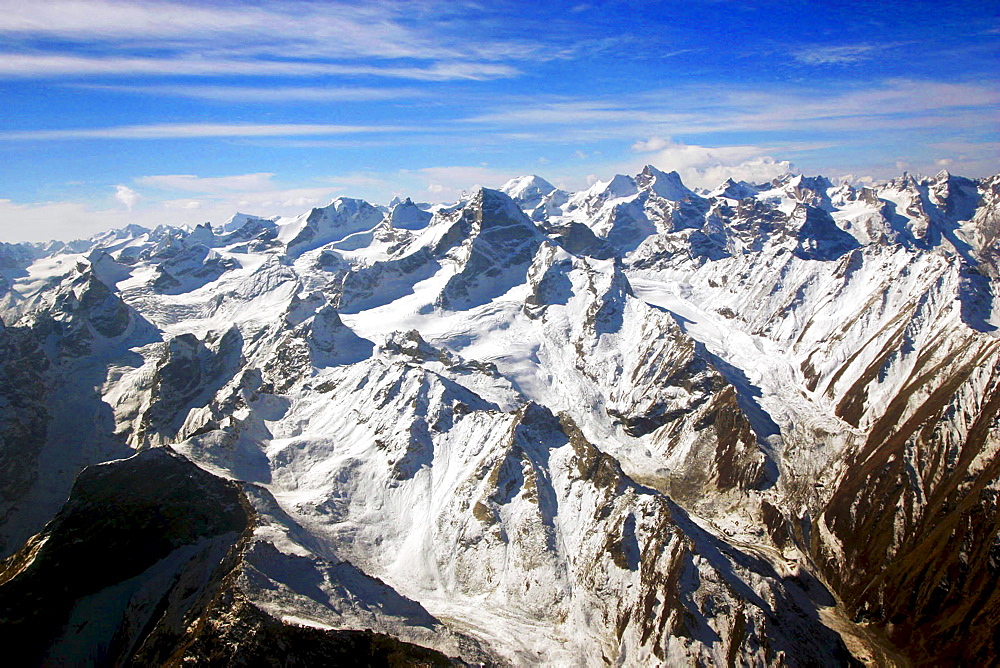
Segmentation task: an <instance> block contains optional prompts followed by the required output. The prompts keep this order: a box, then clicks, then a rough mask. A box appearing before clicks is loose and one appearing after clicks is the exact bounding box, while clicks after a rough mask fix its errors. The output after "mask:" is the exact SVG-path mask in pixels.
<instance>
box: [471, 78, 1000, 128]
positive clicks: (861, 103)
mask: <svg viewBox="0 0 1000 668" xmlns="http://www.w3.org/2000/svg"><path fill="white" fill-rule="evenodd" d="M506 102H507V104H505V106H504V108H502V109H497V110H492V111H485V112H483V113H480V114H476V115H474V116H471V117H469V118H468V119H467V122H469V123H472V124H477V125H482V126H494V127H507V128H511V129H514V128H516V129H517V130H518V131H519V132H522V133H524V132H527V131H529V129H530V128H531V127H532V126H536V127H544V128H548V129H549V130H548V131H551V128H553V127H558V126H563V127H567V128H571V131H572V132H585V131H587V130H588V129H601V128H606V129H607V130H608V131H610V132H613V133H622V132H625V133H633V134H640V135H642V134H646V135H654V134H661V135H662V134H667V135H677V134H694V133H721V132H746V131H752V132H790V131H796V132H801V131H806V130H809V131H849V130H859V131H862V130H871V129H880V128H887V129H888V128H894V127H895V128H903V127H907V126H910V127H933V126H935V125H942V126H943V125H947V126H948V127H951V128H959V127H965V126H968V125H980V126H990V125H994V124H995V109H996V107H997V105H1000V88H998V87H997V86H996V85H995V84H993V83H991V82H984V83H952V82H940V81H914V80H889V81H882V82H877V83H875V84H872V85H869V86H866V87H864V88H859V89H853V90H846V91H841V92H831V91H829V90H813V89H810V88H806V87H802V88H781V89H773V88H770V89H769V88H750V87H728V88H724V89H723V88H719V87H711V88H709V87H704V86H688V87H686V88H677V89H672V90H669V91H658V92H643V93H638V94H634V95H631V96H618V97H616V98H613V99H584V98H576V99H556V100H549V101H538V100H537V99H536V100H533V101H530V100H524V101H523V104H509V101H506ZM558 136H562V135H558Z"/></svg>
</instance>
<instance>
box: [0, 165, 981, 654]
mask: <svg viewBox="0 0 1000 668" xmlns="http://www.w3.org/2000/svg"><path fill="white" fill-rule="evenodd" d="M998 230H1000V175H997V176H993V177H989V178H985V179H979V180H971V179H966V178H963V177H958V176H953V175H951V174H948V173H947V172H941V173H939V174H937V175H936V176H934V177H914V176H910V175H906V174H904V175H903V176H901V177H900V178H897V179H894V180H892V181H889V182H887V183H884V184H880V185H872V186H865V187H862V188H855V187H853V186H850V185H835V184H833V183H831V182H830V181H829V180H827V179H825V178H823V177H805V176H798V175H796V176H792V175H788V176H785V177H782V178H780V179H776V180H774V181H772V182H770V183H767V184H750V183H745V182H739V183H737V182H734V181H731V180H730V181H727V182H726V183H724V184H721V185H720V186H719V187H718V188H716V189H715V190H712V191H709V192H704V191H698V192H696V191H694V190H691V189H689V188H687V187H686V186H685V185H684V184H683V183H682V182H681V179H680V177H679V176H678V175H677V174H676V173H675V172H669V173H667V172H663V171H660V170H658V169H656V168H654V167H651V166H649V167H646V168H645V169H644V170H643V171H642V172H641V173H639V174H637V175H634V176H627V175H617V176H615V177H613V178H612V179H611V180H609V181H599V182H597V183H595V184H594V185H593V186H592V187H590V188H589V189H587V190H585V191H582V192H577V193H569V192H564V191H562V190H559V189H557V188H555V187H554V186H552V185H551V184H550V183H548V182H547V181H545V180H544V179H542V178H540V177H537V176H525V177H521V178H518V179H514V180H512V181H510V182H508V183H507V184H505V185H504V186H503V187H502V188H501V189H499V190H490V189H485V188H478V189H475V190H473V191H472V194H471V195H470V196H468V197H467V198H465V199H463V200H462V201H460V202H457V203H453V204H448V205H433V206H432V205H426V204H419V203H414V202H413V201H411V200H409V199H406V200H402V201H395V202H394V204H393V205H392V206H391V207H380V206H375V205H372V204H369V203H367V202H364V201H361V200H356V199H349V198H338V199H336V200H334V201H333V202H332V203H331V204H330V205H328V206H326V207H322V208H316V209H312V210H311V211H308V212H305V213H303V214H302V215H300V216H296V217H289V218H264V217H256V216H253V215H247V214H237V215H236V216H234V217H233V219H232V220H231V221H229V222H228V223H226V224H224V225H220V226H218V227H215V226H212V225H210V224H204V225H201V226H198V227H196V228H194V229H188V228H173V227H158V228H156V229H153V230H147V229H144V228H139V227H135V226H131V227H129V228H126V229H123V230H116V231H112V232H108V233H106V234H102V235H98V236H96V237H94V238H91V239H88V240H81V241H74V242H67V243H64V242H52V243H50V244H44V245H43V244H34V245H32V244H17V245H10V244H2V245H0V309H2V310H0V317H2V319H0V350H2V351H3V354H2V355H0V415H2V419H0V462H2V463H3V466H2V467H0V476H2V480H0V549H2V555H0V556H2V557H4V558H6V561H4V562H3V563H2V565H0V608H4V609H5V610H6V612H5V613H4V618H5V619H6V620H7V621H8V622H9V623H8V624H7V625H5V632H6V633H8V634H9V635H11V636H12V641H11V643H10V644H11V645H14V644H16V643H14V642H13V638H15V637H17V636H27V635H30V636H31V637H33V638H36V639H37V642H36V644H34V645H30V646H29V645H22V648H23V651H24V657H23V658H24V660H25V661H26V662H28V663H44V662H49V663H52V662H80V661H91V662H97V663H118V662H127V661H139V662H142V663H147V662H150V663H178V662H182V661H196V660H202V661H238V660H239V652H240V651H246V648H248V647H253V648H255V649H254V650H253V651H254V652H255V653H257V654H259V655H261V656H264V655H266V654H267V653H268V652H270V651H274V649H273V648H274V647H275V646H280V647H282V648H285V649H284V650H283V651H285V652H287V654H284V655H283V656H295V657H299V658H300V659H301V660H302V661H308V662H310V663H323V662H328V663H334V662H336V661H337V660H338V659H337V657H346V656H352V657H356V656H365V657H369V658H368V659H366V660H367V661H368V662H369V663H372V664H373V665H382V664H385V663H386V662H393V661H396V662H399V661H402V662H409V663H418V664H426V665H447V664H449V663H459V664H461V663H469V664H501V665H502V664H526V663H584V664H601V663H613V664H624V665H646V664H649V663H657V662H659V663H666V664H670V665H699V664H706V663H712V664H727V665H728V664H734V663H737V662H738V663H747V664H752V665H800V664H816V665H850V664H853V663H867V664H877V665H892V664H896V665H909V664H931V663H940V662H955V663H958V664H983V665H987V664H990V663H994V662H996V661H997V660H998V656H1000V646H998V642H1000V641H998V638H997V637H996V635H995V634H994V633H993V630H994V629H995V628H997V626H998V625H1000V593H998V590H997V588H996V587H995V582H996V581H997V576H998V573H997V569H998V563H1000V539H998V531H1000V519H998V518H1000V513H998V512H997V499H998V492H1000V432H998V429H1000V337H998V335H997V327H998V325H1000V310H998V305H997V300H996V290H997V279H998V264H997V263H998V257H1000V246H998ZM67 499H68V501H67ZM26 600H30V601H32V602H33V603H32V606H30V611H28V612H24V603H23V602H24V601H26ZM41 616H44V618H45V620H46V624H42V623H41V622H40V621H39V620H40V619H41ZM53 620H56V621H53ZM98 620H101V621H100V622H98ZM40 629H41V630H43V631H44V632H41V631H40ZM36 631H38V632H37V633H36ZM238 648H243V649H242V650H240V649H238Z"/></svg>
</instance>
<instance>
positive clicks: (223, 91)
mask: <svg viewBox="0 0 1000 668" xmlns="http://www.w3.org/2000/svg"><path fill="white" fill-rule="evenodd" d="M73 87H74V88H84V89H87V90H98V91H108V92H114V93H135V94H140V95H161V96H169V97H186V98H192V99H197V100H214V101H219V102H240V103H242V104H253V103H265V102H266V103H273V102H283V103H292V102H378V101H383V100H405V99H419V98H423V97H427V96H428V95H429V93H428V92H427V91H425V90H421V89H419V88H392V87H386V88H381V87H378V88H376V87H363V86H208V85H174V86H161V85H145V86H144V85H130V86H129V85H100V84H74V85H73Z"/></svg>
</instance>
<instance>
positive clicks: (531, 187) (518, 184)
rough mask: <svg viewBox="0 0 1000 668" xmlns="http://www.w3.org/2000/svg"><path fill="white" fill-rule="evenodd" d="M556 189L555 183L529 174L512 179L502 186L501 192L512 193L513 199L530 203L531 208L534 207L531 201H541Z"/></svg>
mask: <svg viewBox="0 0 1000 668" xmlns="http://www.w3.org/2000/svg"><path fill="white" fill-rule="evenodd" d="M555 189H556V187H555V186H554V185H552V184H551V183H549V182H548V181H546V180H545V179H543V178H542V177H540V176H536V175H534V174H529V175H526V176H519V177H517V178H514V179H511V180H510V181H508V182H507V183H505V184H503V186H501V187H500V192H502V193H506V194H507V195H510V197H511V199H513V200H514V201H516V202H518V203H519V204H520V203H522V202H524V203H528V204H527V206H528V207H529V208H534V206H531V205H530V203H531V202H536V201H538V202H540V201H541V200H542V198H544V197H545V196H546V195H549V194H550V193H552V191H553V190H555ZM522 206H524V204H522Z"/></svg>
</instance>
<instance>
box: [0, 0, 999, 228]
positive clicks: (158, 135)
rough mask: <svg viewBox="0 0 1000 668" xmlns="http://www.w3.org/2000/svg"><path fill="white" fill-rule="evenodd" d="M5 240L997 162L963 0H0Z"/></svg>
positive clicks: (988, 85) (993, 14)
mask: <svg viewBox="0 0 1000 668" xmlns="http://www.w3.org/2000/svg"><path fill="white" fill-rule="evenodd" d="M0 10H2V11H0V38H2V40H3V46H0V96H2V97H0V99H2V101H3V109H4V113H3V115H2V116H0V118H2V121H0V158H2V160H0V183H2V184H3V185H2V187H0V241H25V240H46V239H51V238H66V239H68V238H79V237H84V236H88V235H90V234H93V233H94V232H97V231H100V230H103V229H109V228H113V227H121V226H124V225H126V224H128V223H138V224H141V225H147V226H155V225H157V224H160V223H169V224H197V223H201V222H205V221H211V222H213V223H221V222H223V221H225V220H226V219H227V218H229V216H231V215H232V214H233V213H234V212H236V211H243V212H246V213H251V214H256V215H263V216H272V215H285V214H293V213H300V212H302V211H304V210H306V209H308V208H309V207H311V206H318V205H323V204H326V203H327V202H329V201H330V199H332V198H333V197H336V196H338V195H348V196H352V197H362V198H365V199H368V200H370V201H373V202H378V203H386V202H388V201H389V199H390V198H391V197H393V196H394V195H404V196H410V197H412V198H413V199H415V200H424V201H449V200H453V199H455V198H456V197H457V195H458V194H459V193H460V192H461V191H462V190H465V189H468V188H471V187H472V186H474V185H484V186H490V187H497V186H499V185H501V184H502V183H503V182H504V181H506V180H507V179H509V178H512V177H514V176H518V175H522V174H527V173H537V174H540V175H541V176H543V177H545V178H546V179H547V180H549V181H551V182H552V183H553V184H555V185H557V186H559V187H564V188H567V189H574V190H575V189H581V188H584V187H586V186H587V184H588V183H589V182H592V181H593V180H594V179H596V178H603V179H606V178H610V177H611V176H612V175H613V174H615V173H635V172H637V171H638V170H639V169H640V168H641V167H642V165H644V164H646V163H650V164H653V165H655V166H656V167H658V168H660V169H663V170H676V171H678V172H679V173H680V174H681V176H682V178H683V179H684V181H685V183H686V184H687V185H689V186H691V187H713V186H715V185H717V184H718V183H720V182H721V181H723V180H724V179H725V178H727V177H729V176H733V177H735V178H737V179H746V180H750V181H762V180H768V179H770V178H773V177H774V176H777V175H780V174H782V173H785V172H787V171H802V172H805V173H808V174H816V173H822V174H824V175H826V176H828V177H830V178H832V179H839V178H848V179H852V180H856V181H863V180H865V179H883V178H887V177H890V176H893V175H895V174H898V173H899V172H900V171H903V170H909V171H911V172H918V173H934V172H937V171H938V170H940V169H942V168H946V169H948V170H949V171H952V172H953V173H957V174H962V175H965V176H970V177H978V176H985V175H988V174H992V173H995V172H998V171H1000V128H998V108H1000V86H998V75H997V72H1000V57H998V54H1000V48H998V47H1000V9H998V7H997V6H996V5H992V6H991V5H990V3H982V2H967V1H966V2H905V3H904V2H897V3H892V2H888V3H881V4H878V5H870V4H868V3H850V2H847V3H836V4H834V3H831V4H828V5H824V6H823V7H822V9H821V10H820V9H817V5H816V4H815V3H810V2H802V1H791V0H785V1H782V2H777V1H776V2H770V1H760V2H747V3H739V4H734V3H726V2H718V1H700V2H699V1H695V2H675V1H670V2H635V1H626V0H621V1H609V2H555V3H532V4H530V5H529V4H526V3H517V2H506V1H500V2H492V3H488V4H480V3H478V2H447V3H445V2H437V1H432V0H416V1H410V2H364V3H362V2H323V3H319V2H266V1H265V2H258V3H255V4H253V5H251V6H244V5H242V4H239V3H235V2H227V1H222V2H139V1H137V0H125V1H113V0H55V1H52V2H45V3H24V2H12V1H10V0H0Z"/></svg>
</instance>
